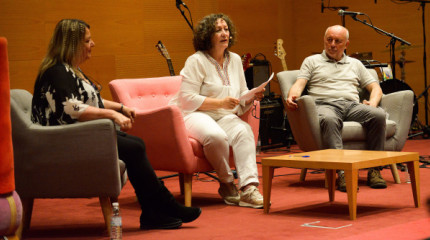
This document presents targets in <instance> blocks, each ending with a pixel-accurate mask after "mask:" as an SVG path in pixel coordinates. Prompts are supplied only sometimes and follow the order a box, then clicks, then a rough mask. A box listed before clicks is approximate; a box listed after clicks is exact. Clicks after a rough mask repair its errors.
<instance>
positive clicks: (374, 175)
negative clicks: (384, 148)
mask: <svg viewBox="0 0 430 240" xmlns="http://www.w3.org/2000/svg"><path fill="white" fill-rule="evenodd" d="M367 185H369V186H370V187H371V188H378V189H380V188H387V183H386V182H385V180H384V179H383V178H382V176H381V172H380V171H379V170H377V169H374V168H370V169H369V171H368V172H367Z"/></svg>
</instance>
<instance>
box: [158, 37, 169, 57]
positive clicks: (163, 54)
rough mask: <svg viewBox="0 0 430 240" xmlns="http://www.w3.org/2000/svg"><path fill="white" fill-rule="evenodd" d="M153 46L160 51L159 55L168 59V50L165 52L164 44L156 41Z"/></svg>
mask: <svg viewBox="0 0 430 240" xmlns="http://www.w3.org/2000/svg"><path fill="white" fill-rule="evenodd" d="M155 47H156V48H157V49H158V51H159V52H160V54H161V56H163V57H164V58H165V59H170V55H169V52H167V48H166V47H165V46H164V44H163V43H162V42H161V41H158V43H157V45H155Z"/></svg>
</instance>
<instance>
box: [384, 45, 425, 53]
mask: <svg viewBox="0 0 430 240" xmlns="http://www.w3.org/2000/svg"><path fill="white" fill-rule="evenodd" d="M422 47H423V45H411V46H408V45H400V46H398V47H396V48H394V51H402V50H407V49H411V48H422ZM389 51H390V49H385V50H383V51H381V52H389Z"/></svg>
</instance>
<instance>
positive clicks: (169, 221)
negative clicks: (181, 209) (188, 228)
mask: <svg viewBox="0 0 430 240" xmlns="http://www.w3.org/2000/svg"><path fill="white" fill-rule="evenodd" d="M181 225H182V221H181V219H178V218H174V217H170V216H167V215H165V214H163V213H150V212H148V213H147V214H146V215H145V212H142V215H140V229H177V228H179V227H181Z"/></svg>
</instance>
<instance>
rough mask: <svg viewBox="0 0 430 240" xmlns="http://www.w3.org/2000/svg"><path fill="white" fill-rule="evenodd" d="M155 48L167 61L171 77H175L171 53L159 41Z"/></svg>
mask: <svg viewBox="0 0 430 240" xmlns="http://www.w3.org/2000/svg"><path fill="white" fill-rule="evenodd" d="M155 47H156V48H157V49H158V51H159V52H160V54H161V56H163V57H164V58H165V59H166V61H167V66H168V67H169V72H170V76H175V75H176V74H175V70H173V64H172V59H170V55H169V52H167V48H166V47H165V46H164V44H163V43H162V42H161V41H158V43H157V45H155Z"/></svg>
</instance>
